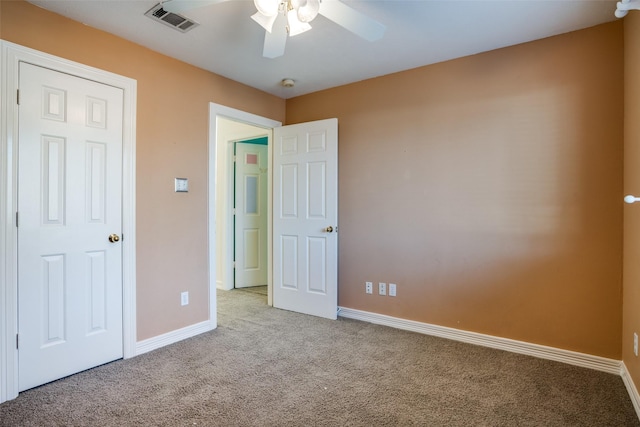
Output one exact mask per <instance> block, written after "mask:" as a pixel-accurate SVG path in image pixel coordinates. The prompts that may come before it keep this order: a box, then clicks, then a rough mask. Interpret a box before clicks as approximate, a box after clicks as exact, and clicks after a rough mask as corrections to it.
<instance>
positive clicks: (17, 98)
mask: <svg viewBox="0 0 640 427" xmlns="http://www.w3.org/2000/svg"><path fill="white" fill-rule="evenodd" d="M16 104H18V105H20V89H17V90H16Z"/></svg>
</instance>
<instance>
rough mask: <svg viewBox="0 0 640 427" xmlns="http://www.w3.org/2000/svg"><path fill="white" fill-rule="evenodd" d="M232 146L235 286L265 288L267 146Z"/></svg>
mask: <svg viewBox="0 0 640 427" xmlns="http://www.w3.org/2000/svg"><path fill="white" fill-rule="evenodd" d="M263 139H264V140H266V139H267V138H266V137H265V138H263ZM235 145H236V162H235V187H236V191H235V213H236V214H235V260H236V264H235V265H236V268H235V287H236V288H246V287H251V286H264V285H266V284H267V267H268V265H267V259H268V258H267V208H268V204H267V171H268V170H267V165H268V159H267V157H268V154H267V146H266V145H262V144H253V143H245V142H236V144H235Z"/></svg>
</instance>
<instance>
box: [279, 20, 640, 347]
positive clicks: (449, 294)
mask: <svg viewBox="0 0 640 427" xmlns="http://www.w3.org/2000/svg"><path fill="white" fill-rule="evenodd" d="M622 41H623V26H622V23H621V22H619V21H618V22H615V23H611V24H606V25H601V26H598V27H594V28H591V29H587V30H583V31H578V32H574V33H570V34H566V35H561V36H557V37H552V38H548V39H544V40H539V41H535V42H532V43H527V44H523V45H519V46H515V47H509V48H505V49H501V50H497V51H492V52H488V53H483V54H480V55H475V56H471V57H467V58H462V59H458V60H454V61H449V62H446V63H441V64H436V65H432V66H427V67H423V68H418V69H415V70H411V71H406V72H402V73H399V74H395V75H389V76H385V77H381V78H377V79H372V80H367V81H363V82H359V83H355V84H351V85H347V86H343V87H339V88H334V89H330V90H326V91H322V92H317V93H314V94H310V95H307V96H301V97H298V98H294V99H290V100H288V101H287V110H286V111H287V120H286V123H287V124H292V123H298V122H303V121H308V120H316V119H324V118H328V117H337V118H338V119H339V138H340V145H339V147H340V148H339V163H340V164H339V189H340V190H339V191H340V194H339V201H340V207H339V224H340V244H339V253H340V261H339V304H340V305H341V306H345V307H350V308H354V309H360V310H366V311H371V312H376V313H382V314H386V315H390V316H396V317H401V318H406V319H412V320H417V321H421V322H428V323H434V324H437V325H443V326H449V327H454V328H459V329H463V330H470V331H476V332H480V333H486V334H490V335H497V336H501V337H507V338H513V339H517V340H523V341H528V342H532V343H538V344H544V345H549V346H553V347H558V348H563V349H568V350H574V351H579V352H584V353H589V354H594V355H599V356H604V357H610V358H614V359H620V351H621V330H622V323H621V322H622V309H621V307H622V283H621V281H622V277H621V271H622V203H621V200H622V199H621V198H622V162H623V132H622V129H623V119H622V116H623V43H622ZM635 47H637V46H635ZM635 47H634V48H635ZM637 74H638V73H636V75H637ZM638 179H640V175H639V176H638ZM636 191H637V193H640V189H637V190H636ZM638 274H640V270H639V271H638ZM365 281H373V282H374V283H377V282H387V283H388V282H393V283H397V285H398V287H397V292H398V296H397V297H395V298H391V297H383V296H378V295H373V296H371V295H365V292H364V282H365ZM636 311H637V310H636ZM637 319H640V317H638V318H637Z"/></svg>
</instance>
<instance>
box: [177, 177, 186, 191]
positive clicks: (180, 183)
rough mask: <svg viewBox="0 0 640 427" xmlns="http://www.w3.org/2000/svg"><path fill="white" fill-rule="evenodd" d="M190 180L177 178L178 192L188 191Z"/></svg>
mask: <svg viewBox="0 0 640 427" xmlns="http://www.w3.org/2000/svg"><path fill="white" fill-rule="evenodd" d="M188 192H189V180H188V179H187V178H176V193H188Z"/></svg>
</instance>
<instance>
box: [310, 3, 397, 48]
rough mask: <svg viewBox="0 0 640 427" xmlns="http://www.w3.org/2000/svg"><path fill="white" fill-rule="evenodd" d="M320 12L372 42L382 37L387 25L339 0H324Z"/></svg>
mask: <svg viewBox="0 0 640 427" xmlns="http://www.w3.org/2000/svg"><path fill="white" fill-rule="evenodd" d="M320 14H321V15H323V16H325V17H326V18H329V19H331V20H332V21H333V22H335V23H336V24H338V25H340V26H342V27H344V28H346V29H347V30H349V31H351V32H352V33H354V34H356V35H358V36H360V37H362V38H363V39H365V40H368V41H370V42H372V41H375V40H378V39H381V38H382V36H383V35H384V32H385V30H386V27H385V26H384V25H383V24H381V23H379V22H378V21H376V20H374V19H371V18H369V17H368V16H366V15H364V14H362V13H360V12H358V11H357V10H355V9H352V8H351V7H349V6H347V5H346V4H344V3H342V2H341V1H338V0H323V1H322V3H320Z"/></svg>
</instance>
